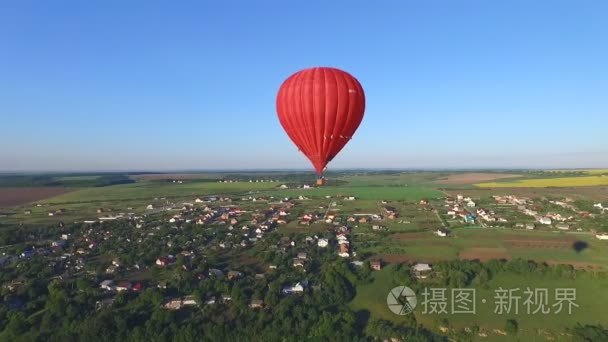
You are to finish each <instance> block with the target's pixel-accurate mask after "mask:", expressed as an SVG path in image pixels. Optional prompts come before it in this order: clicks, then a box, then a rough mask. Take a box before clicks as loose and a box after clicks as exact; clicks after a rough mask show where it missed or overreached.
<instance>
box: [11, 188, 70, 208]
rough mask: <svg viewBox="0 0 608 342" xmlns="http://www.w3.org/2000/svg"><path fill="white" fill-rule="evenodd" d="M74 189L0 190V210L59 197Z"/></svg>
mask: <svg viewBox="0 0 608 342" xmlns="http://www.w3.org/2000/svg"><path fill="white" fill-rule="evenodd" d="M73 190H74V189H69V188H51V187H28V188H26V187H21V188H0V208H6V207H13V206H17V205H21V204H26V203H31V202H34V201H38V200H44V199H47V198H50V197H55V196H57V195H61V194H64V193H67V192H70V191H73Z"/></svg>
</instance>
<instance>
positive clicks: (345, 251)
mask: <svg viewBox="0 0 608 342" xmlns="http://www.w3.org/2000/svg"><path fill="white" fill-rule="evenodd" d="M338 255H339V256H341V257H343V258H348V257H349V256H350V253H349V249H348V244H346V243H341V244H340V251H339V253H338Z"/></svg>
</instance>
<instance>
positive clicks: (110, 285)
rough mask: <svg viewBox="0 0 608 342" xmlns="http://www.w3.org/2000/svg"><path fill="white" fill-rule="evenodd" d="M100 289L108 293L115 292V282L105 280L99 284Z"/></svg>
mask: <svg viewBox="0 0 608 342" xmlns="http://www.w3.org/2000/svg"><path fill="white" fill-rule="evenodd" d="M99 287H100V288H102V289H104V290H106V291H114V281H113V280H104V281H102V282H101V283H100V284H99Z"/></svg>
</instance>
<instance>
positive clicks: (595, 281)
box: [350, 266, 608, 341]
mask: <svg viewBox="0 0 608 342" xmlns="http://www.w3.org/2000/svg"><path fill="white" fill-rule="evenodd" d="M397 272H399V271H396V270H395V268H393V267H391V266H388V267H385V268H383V269H382V270H381V271H378V272H374V281H373V282H372V283H369V284H363V285H359V286H357V295H356V297H355V298H354V299H353V301H352V302H351V303H350V306H351V308H352V309H353V310H364V311H368V312H369V313H370V315H371V319H386V320H390V321H393V322H397V323H398V322H406V321H407V320H408V317H407V316H399V315H395V314H394V313H392V312H391V311H390V310H389V309H388V307H387V305H386V297H387V295H388V293H389V291H390V290H391V289H392V288H393V287H395V286H399V285H404V284H403V283H402V282H401V281H400V279H402V278H404V277H403V276H402V275H399V274H398V273H397ZM401 272H402V271H401ZM421 286H422V287H426V286H427V285H424V283H423V284H421ZM428 286H429V287H433V286H432V285H428ZM606 286H608V278H606V277H598V276H596V275H594V274H593V273H591V272H585V273H581V274H578V275H577V277H576V278H575V279H565V278H560V277H557V276H552V275H540V274H529V275H520V274H511V273H506V272H503V273H500V274H498V275H496V276H495V277H494V278H493V279H492V280H490V282H489V283H488V284H487V285H486V286H485V287H477V288H475V290H476V293H475V299H476V312H475V313H474V314H472V313H470V314H465V313H462V314H449V313H448V314H447V315H444V314H435V313H433V314H430V313H426V314H425V313H423V306H422V305H421V302H422V300H423V297H422V295H421V293H418V294H417V297H418V305H417V307H416V309H415V311H414V314H415V316H416V320H417V322H418V323H422V324H424V325H425V326H427V327H429V328H431V329H438V326H439V322H440V320H441V319H442V318H445V319H448V321H449V325H450V329H463V328H465V327H471V326H472V325H473V324H477V325H478V326H479V327H480V329H481V330H482V331H484V332H485V333H487V335H488V337H486V338H478V340H483V341H488V340H489V341H510V340H513V337H509V336H503V335H501V334H500V332H496V331H495V329H497V330H502V329H504V325H505V321H506V320H507V319H516V320H517V322H518V323H519V327H520V329H519V333H518V338H520V339H523V340H533V339H534V338H540V339H542V340H544V339H545V337H552V338H553V339H557V340H560V335H559V334H558V333H556V332H559V331H561V330H562V329H563V328H564V327H567V326H574V325H575V324H576V323H577V322H585V323H587V324H606V318H605V317H604V315H603V310H604V309H603V308H605V306H606V305H608V297H606V296H598V295H597V294H598V293H602V292H603V288H605V287H606ZM500 287H502V288H503V289H517V288H518V289H519V295H520V296H521V297H522V299H521V300H520V301H519V302H518V303H519V304H518V309H519V310H518V313H517V314H515V313H514V309H513V311H512V312H511V314H498V313H495V312H494V310H495V299H494V298H495V292H494V291H495V290H496V289H498V288H500ZM526 287H530V288H531V289H536V288H540V289H542V288H546V289H548V291H549V293H550V298H551V299H550V302H549V303H550V304H551V303H554V302H553V292H554V291H555V289H556V288H575V289H576V295H577V297H576V301H575V303H576V304H577V305H579V306H578V307H573V310H572V314H571V315H570V314H568V313H567V311H566V309H564V311H563V312H561V313H559V314H555V313H553V312H551V313H550V314H540V313H537V314H532V312H531V313H530V314H528V313H527V311H526V308H525V306H524V305H523V301H524V299H525V295H523V293H522V292H523V291H524V289H525V288H526ZM418 292H421V291H418ZM450 296H451V293H450V290H449V289H448V290H447V295H446V297H447V299H448V301H449V300H450V298H451V297H450ZM449 307H450V304H449V302H448V310H449ZM532 310H534V308H533V309H532ZM561 337H562V338H563V336H561ZM565 340H567V339H565Z"/></svg>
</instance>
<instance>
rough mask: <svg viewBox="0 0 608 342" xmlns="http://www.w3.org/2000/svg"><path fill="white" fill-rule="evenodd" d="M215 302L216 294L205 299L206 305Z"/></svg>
mask: <svg viewBox="0 0 608 342" xmlns="http://www.w3.org/2000/svg"><path fill="white" fill-rule="evenodd" d="M213 304H215V296H211V297H209V298H207V299H205V305H213Z"/></svg>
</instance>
